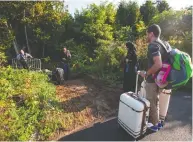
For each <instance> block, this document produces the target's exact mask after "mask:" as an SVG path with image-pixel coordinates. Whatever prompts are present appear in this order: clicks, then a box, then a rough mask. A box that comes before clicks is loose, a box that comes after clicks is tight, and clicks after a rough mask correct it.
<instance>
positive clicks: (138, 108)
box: [118, 75, 150, 139]
mask: <svg viewBox="0 0 193 142" xmlns="http://www.w3.org/2000/svg"><path fill="white" fill-rule="evenodd" d="M138 76H139V75H137V79H136V89H135V93H134V92H128V93H123V94H122V95H121V96H120V102H119V112H118V124H119V125H120V126H121V127H122V128H123V129H125V130H126V131H127V132H128V133H129V134H130V135H131V136H132V137H133V138H135V139H137V138H139V137H140V136H141V135H143V134H144V133H145V132H146V130H147V126H146V124H147V123H148V117H149V109H150V102H149V101H148V100H147V99H145V98H144V97H139V96H138V94H137V84H138Z"/></svg>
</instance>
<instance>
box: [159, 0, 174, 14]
mask: <svg viewBox="0 0 193 142" xmlns="http://www.w3.org/2000/svg"><path fill="white" fill-rule="evenodd" d="M157 9H158V11H159V13H162V12H163V11H168V10H170V9H171V8H170V6H169V4H168V2H167V1H166V0H163V1H160V2H159V3H158V4H157Z"/></svg>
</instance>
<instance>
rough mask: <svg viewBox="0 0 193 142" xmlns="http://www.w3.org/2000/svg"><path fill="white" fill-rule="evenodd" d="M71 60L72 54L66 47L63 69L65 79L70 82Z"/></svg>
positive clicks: (63, 56)
mask: <svg viewBox="0 0 193 142" xmlns="http://www.w3.org/2000/svg"><path fill="white" fill-rule="evenodd" d="M70 60H71V53H70V51H69V50H67V48H66V47H64V48H63V55H62V68H63V70H64V79H65V80H68V79H69V74H70V67H69V63H70Z"/></svg>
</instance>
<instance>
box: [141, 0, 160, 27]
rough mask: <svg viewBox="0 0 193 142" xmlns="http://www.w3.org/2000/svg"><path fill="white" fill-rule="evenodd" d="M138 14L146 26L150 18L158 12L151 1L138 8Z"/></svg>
mask: <svg viewBox="0 0 193 142" xmlns="http://www.w3.org/2000/svg"><path fill="white" fill-rule="evenodd" d="M140 12H141V15H142V18H143V21H144V22H145V24H146V25H148V24H149V22H150V21H151V20H152V18H153V17H154V16H155V15H156V14H157V13H158V10H157V8H156V7H155V6H154V3H153V2H152V1H146V2H145V4H143V5H142V6H141V7H140Z"/></svg>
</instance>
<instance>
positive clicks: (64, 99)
mask: <svg viewBox="0 0 193 142" xmlns="http://www.w3.org/2000/svg"><path fill="white" fill-rule="evenodd" d="M56 90H57V97H58V98H59V100H60V104H61V106H62V108H63V112H61V113H60V114H59V116H58V120H59V121H60V122H61V123H62V128H61V129H60V130H58V132H56V133H55V134H54V135H53V136H51V137H50V139H49V140H58V139H59V138H60V137H64V136H65V135H68V134H69V133H71V132H72V131H76V130H77V129H80V128H81V127H86V126H87V125H88V124H90V123H93V122H96V121H98V120H101V119H102V120H103V119H106V118H108V117H109V116H115V115H116V114H117V110H118V103H119V97H120V94H121V89H120V88H119V87H117V88H116V87H114V88H110V87H107V86H106V85H104V84H103V83H102V82H100V81H96V80H93V79H90V78H86V79H84V80H83V79H78V80H71V81H68V82H66V83H65V84H64V85H62V86H57V87H56Z"/></svg>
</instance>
